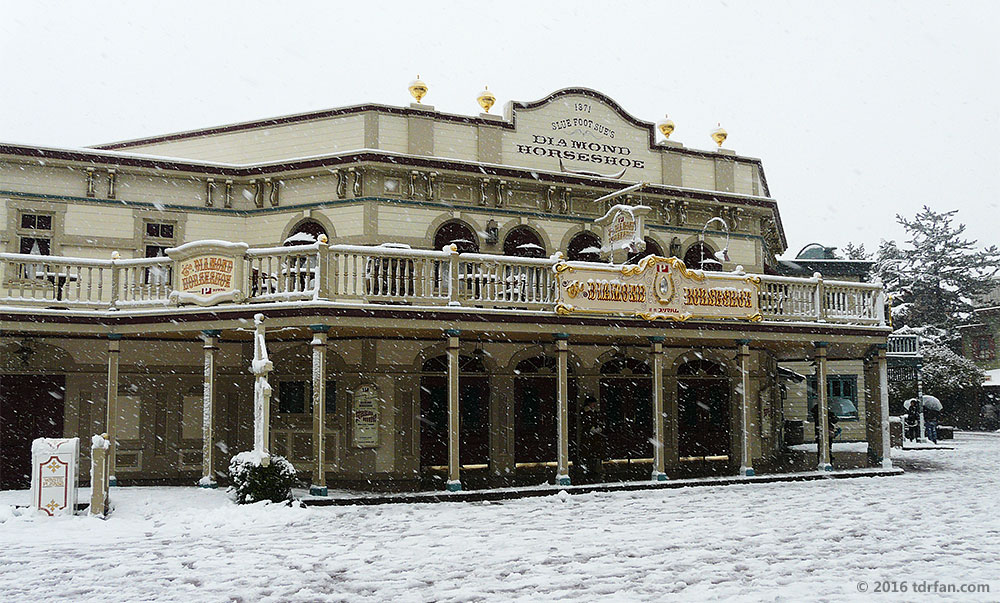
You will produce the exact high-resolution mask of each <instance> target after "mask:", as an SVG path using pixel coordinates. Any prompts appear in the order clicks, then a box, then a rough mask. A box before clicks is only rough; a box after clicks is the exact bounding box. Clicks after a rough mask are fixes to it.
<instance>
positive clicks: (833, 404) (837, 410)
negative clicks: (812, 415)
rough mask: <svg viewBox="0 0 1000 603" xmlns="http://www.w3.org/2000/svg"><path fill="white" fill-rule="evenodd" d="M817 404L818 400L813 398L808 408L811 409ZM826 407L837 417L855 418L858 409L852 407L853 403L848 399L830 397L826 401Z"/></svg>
mask: <svg viewBox="0 0 1000 603" xmlns="http://www.w3.org/2000/svg"><path fill="white" fill-rule="evenodd" d="M817 403H818V400H817V399H816V398H813V399H812V401H811V403H810V404H809V408H810V409H812V408H813V407H814V406H816V404H817ZM827 407H828V408H829V409H830V412H832V413H833V414H835V415H837V416H838V417H849V416H856V415H857V414H858V408H857V407H856V406H854V402H852V401H851V399H850V398H841V397H831V398H830V399H829V400H827Z"/></svg>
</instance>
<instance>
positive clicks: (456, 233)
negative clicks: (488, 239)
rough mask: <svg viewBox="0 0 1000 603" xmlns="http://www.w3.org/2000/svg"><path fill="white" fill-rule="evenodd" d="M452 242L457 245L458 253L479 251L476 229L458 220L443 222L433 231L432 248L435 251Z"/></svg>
mask: <svg viewBox="0 0 1000 603" xmlns="http://www.w3.org/2000/svg"><path fill="white" fill-rule="evenodd" d="M452 243H454V244H455V246H456V247H458V252H459V253H478V252H479V239H478V237H476V231H475V230H473V229H472V227H471V226H469V225H468V224H466V223H465V222H461V221H459V220H452V221H451V222H445V223H444V224H442V225H441V227H440V228H438V229H437V232H436V233H434V249H435V250H436V251H440V250H441V248H442V247H444V246H445V245H451V244H452Z"/></svg>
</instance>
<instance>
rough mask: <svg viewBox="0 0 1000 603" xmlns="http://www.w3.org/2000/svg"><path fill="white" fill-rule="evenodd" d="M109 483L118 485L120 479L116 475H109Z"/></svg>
mask: <svg viewBox="0 0 1000 603" xmlns="http://www.w3.org/2000/svg"><path fill="white" fill-rule="evenodd" d="M108 485H109V486H117V485H118V479H117V478H116V477H114V476H111V477H109V478H108Z"/></svg>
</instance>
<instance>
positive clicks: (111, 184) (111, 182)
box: [108, 170, 117, 199]
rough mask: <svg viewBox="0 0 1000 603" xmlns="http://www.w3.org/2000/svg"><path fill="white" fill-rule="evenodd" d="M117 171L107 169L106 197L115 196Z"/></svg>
mask: <svg viewBox="0 0 1000 603" xmlns="http://www.w3.org/2000/svg"><path fill="white" fill-rule="evenodd" d="M116 177H117V173H116V172H115V170H108V199H114V198H115V178H116Z"/></svg>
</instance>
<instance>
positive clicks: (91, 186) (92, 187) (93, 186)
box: [87, 168, 97, 197]
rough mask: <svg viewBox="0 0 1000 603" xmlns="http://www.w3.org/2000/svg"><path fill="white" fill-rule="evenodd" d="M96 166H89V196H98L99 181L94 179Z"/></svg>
mask: <svg viewBox="0 0 1000 603" xmlns="http://www.w3.org/2000/svg"><path fill="white" fill-rule="evenodd" d="M94 177H95V175H94V168H87V196H88V197H96V196H97V189H96V187H97V183H96V182H95V180H94Z"/></svg>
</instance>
